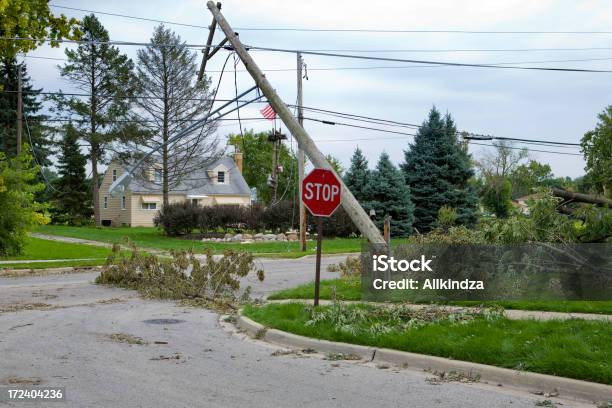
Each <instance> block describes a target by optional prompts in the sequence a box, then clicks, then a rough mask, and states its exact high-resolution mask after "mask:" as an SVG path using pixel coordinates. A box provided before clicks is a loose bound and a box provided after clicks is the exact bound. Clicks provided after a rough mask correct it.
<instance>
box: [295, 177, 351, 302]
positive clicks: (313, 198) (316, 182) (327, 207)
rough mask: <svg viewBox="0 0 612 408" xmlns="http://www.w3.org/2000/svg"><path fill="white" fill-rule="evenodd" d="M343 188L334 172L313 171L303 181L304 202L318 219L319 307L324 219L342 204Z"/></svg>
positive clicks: (316, 284)
mask: <svg viewBox="0 0 612 408" xmlns="http://www.w3.org/2000/svg"><path fill="white" fill-rule="evenodd" d="M341 193H342V186H341V184H340V180H338V178H337V177H336V175H335V174H334V172H333V171H331V170H326V169H318V168H317V169H314V170H312V171H311V172H310V173H309V174H308V175H307V176H306V177H304V180H303V181H302V202H303V203H304V205H305V206H306V208H308V211H310V213H311V214H312V215H314V216H315V217H316V218H317V261H316V272H315V296H314V305H315V306H318V305H319V287H320V282H321V244H322V239H323V217H331V215H332V214H333V213H334V211H336V209H337V208H338V207H339V206H340V203H341V202H342V197H341Z"/></svg>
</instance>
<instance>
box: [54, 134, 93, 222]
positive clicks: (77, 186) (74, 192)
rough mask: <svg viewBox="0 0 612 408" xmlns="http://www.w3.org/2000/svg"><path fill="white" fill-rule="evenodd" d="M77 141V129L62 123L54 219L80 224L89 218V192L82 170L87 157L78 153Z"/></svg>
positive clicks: (90, 210)
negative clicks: (62, 130)
mask: <svg viewBox="0 0 612 408" xmlns="http://www.w3.org/2000/svg"><path fill="white" fill-rule="evenodd" d="M78 140H79V135H78V132H77V130H76V129H75V128H74V127H73V126H72V125H70V124H69V125H66V126H65V133H64V137H63V139H62V141H61V143H60V156H59V158H58V163H57V169H58V175H59V178H58V179H57V180H56V181H55V183H54V184H55V190H54V193H53V210H52V213H53V216H52V219H53V221H54V222H60V223H68V224H70V225H81V224H84V223H87V222H88V220H90V219H91V215H92V208H91V193H90V191H89V184H88V182H87V179H86V173H85V164H86V163H87V158H86V157H85V156H84V155H83V154H82V153H81V149H80V147H79V144H78Z"/></svg>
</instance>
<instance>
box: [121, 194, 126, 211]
mask: <svg viewBox="0 0 612 408" xmlns="http://www.w3.org/2000/svg"><path fill="white" fill-rule="evenodd" d="M121 209H122V210H125V196H121Z"/></svg>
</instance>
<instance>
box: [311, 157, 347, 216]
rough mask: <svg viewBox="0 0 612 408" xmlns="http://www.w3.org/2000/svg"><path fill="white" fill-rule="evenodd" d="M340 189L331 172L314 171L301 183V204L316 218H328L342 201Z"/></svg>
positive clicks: (338, 182)
mask: <svg viewBox="0 0 612 408" xmlns="http://www.w3.org/2000/svg"><path fill="white" fill-rule="evenodd" d="M341 191H342V187H341V185H340V181H339V180H338V178H337V177H336V175H335V174H334V172H333V171H331V170H325V169H314V170H313V171H311V172H310V173H309V174H308V175H307V176H306V177H305V178H304V180H303V181H302V202H303V203H304V205H305V206H306V207H307V208H308V209H309V210H310V212H311V214H312V215H314V216H316V217H329V216H331V215H332V214H333V213H334V211H336V208H338V206H339V205H340V202H341V201H342V200H341V198H340V193H341Z"/></svg>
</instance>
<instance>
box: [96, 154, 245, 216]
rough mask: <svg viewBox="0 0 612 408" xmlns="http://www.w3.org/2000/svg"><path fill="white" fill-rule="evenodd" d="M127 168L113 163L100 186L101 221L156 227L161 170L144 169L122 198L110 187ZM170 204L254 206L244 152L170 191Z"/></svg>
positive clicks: (196, 172) (193, 175) (198, 173)
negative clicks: (245, 170) (154, 219)
mask: <svg viewBox="0 0 612 408" xmlns="http://www.w3.org/2000/svg"><path fill="white" fill-rule="evenodd" d="M125 171H126V168H125V167H124V165H123V164H122V163H119V162H118V161H116V160H113V161H112V162H111V163H110V164H109V166H108V168H107V169H106V173H105V174H104V178H103V179H102V185H101V186H100V191H99V199H100V220H101V223H102V225H103V226H122V225H123V226H131V227H137V226H145V227H150V226H153V225H154V224H153V218H154V217H155V215H156V214H157V211H158V210H159V209H160V208H161V206H162V203H163V199H162V188H161V187H162V186H161V178H162V176H161V175H162V173H161V167H160V166H152V167H151V168H145V169H142V173H141V174H142V175H141V176H139V177H134V179H133V180H132V181H131V182H130V184H129V185H128V186H127V187H126V188H125V191H123V192H122V193H121V194H120V195H117V196H115V197H113V196H111V194H110V193H109V187H110V185H111V184H112V183H113V181H115V180H116V179H117V177H120V176H121V175H122V174H123V173H124V172H125ZM168 199H169V202H170V203H177V202H182V201H187V200H190V201H191V202H193V203H195V204H199V205H220V204H240V205H248V204H250V203H251V190H250V188H249V186H248V185H247V183H246V181H245V180H244V177H243V176H242V153H239V152H237V153H234V157H233V158H232V157H222V158H221V159H219V160H217V161H216V162H214V163H212V164H211V165H210V166H208V168H206V169H200V170H197V171H195V172H194V173H193V174H192V175H190V177H188V181H187V182H181V183H180V184H179V185H178V186H176V187H174V188H172V189H171V191H170V192H169V197H168Z"/></svg>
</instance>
